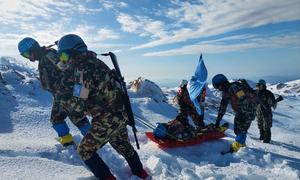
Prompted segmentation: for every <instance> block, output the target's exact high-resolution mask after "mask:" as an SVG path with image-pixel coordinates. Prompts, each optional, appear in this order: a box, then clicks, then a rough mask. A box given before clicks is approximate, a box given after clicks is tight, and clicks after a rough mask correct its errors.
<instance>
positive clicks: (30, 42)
mask: <svg viewBox="0 0 300 180" xmlns="http://www.w3.org/2000/svg"><path fill="white" fill-rule="evenodd" d="M33 47H40V45H39V43H38V42H37V41H36V40H34V39H33V38H30V37H26V38H24V39H22V40H21V41H20V42H19V44H18V49H19V52H20V53H24V52H27V51H30V50H31V48H33Z"/></svg>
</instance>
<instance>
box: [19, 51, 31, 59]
mask: <svg viewBox="0 0 300 180" xmlns="http://www.w3.org/2000/svg"><path fill="white" fill-rule="evenodd" d="M21 56H23V57H24V58H27V59H29V57H30V53H29V51H26V52H23V53H21Z"/></svg>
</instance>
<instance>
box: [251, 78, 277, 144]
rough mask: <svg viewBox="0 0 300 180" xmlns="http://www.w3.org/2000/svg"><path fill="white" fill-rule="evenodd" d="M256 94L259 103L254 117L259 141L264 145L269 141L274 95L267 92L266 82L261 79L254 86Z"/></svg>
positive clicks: (274, 101)
mask: <svg viewBox="0 0 300 180" xmlns="http://www.w3.org/2000/svg"><path fill="white" fill-rule="evenodd" d="M256 88H257V89H256V93H257V97H258V99H259V101H260V104H258V106H257V111H256V116H257V124H258V129H259V133H260V137H259V139H260V140H263V142H264V143H269V142H270V140H271V127H272V118H273V114H272V109H271V108H272V107H273V108H274V109H275V108H276V105H277V102H276V100H275V96H274V94H273V93H272V92H271V91H269V90H267V87H266V81H265V80H263V79H261V80H259V81H258V83H257V84H256Z"/></svg>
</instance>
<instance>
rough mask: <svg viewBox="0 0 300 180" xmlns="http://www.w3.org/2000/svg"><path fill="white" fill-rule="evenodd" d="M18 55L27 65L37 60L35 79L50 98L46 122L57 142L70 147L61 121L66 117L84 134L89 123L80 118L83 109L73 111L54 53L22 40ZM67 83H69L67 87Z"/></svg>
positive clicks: (73, 101) (69, 88) (69, 90)
mask: <svg viewBox="0 0 300 180" xmlns="http://www.w3.org/2000/svg"><path fill="white" fill-rule="evenodd" d="M18 49H19V52H20V54H21V55H22V56H23V57H24V58H26V59H29V60H30V61H31V62H34V61H38V63H39V64H38V70H39V77H40V82H41V85H42V88H43V89H45V90H47V91H49V92H50V93H52V95H53V104H52V110H51V118H50V122H51V123H52V127H53V128H54V130H55V131H56V132H57V134H58V141H59V142H60V143H61V144H62V145H64V146H67V145H70V144H73V137H72V135H71V134H70V129H69V127H68V125H67V124H66V122H65V119H66V118H67V117H69V119H70V120H71V121H72V123H73V124H74V125H75V126H77V127H78V128H79V130H80V131H81V133H82V135H85V134H86V133H87V131H88V129H89V128H90V123H89V121H88V119H87V118H86V116H85V115H84V110H83V109H81V110H78V109H77V111H74V109H73V108H70V107H71V106H73V107H75V104H77V103H78V102H77V99H75V98H73V97H72V87H73V85H72V83H71V81H68V76H69V75H68V74H66V73H63V72H62V71H60V70H59V68H58V63H59V62H60V60H59V57H58V53H57V51H56V50H54V49H52V48H47V47H44V46H42V47H41V46H40V45H39V43H38V42H37V41H36V40H34V39H33V38H30V37H26V38H24V39H22V40H21V41H20V42H19V44H18ZM70 83H71V84H70Z"/></svg>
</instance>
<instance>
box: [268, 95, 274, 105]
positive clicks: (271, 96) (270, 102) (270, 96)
mask: <svg viewBox="0 0 300 180" xmlns="http://www.w3.org/2000/svg"><path fill="white" fill-rule="evenodd" d="M268 92H269V98H268V104H269V105H270V106H273V105H274V104H276V99H275V96H274V94H273V93H272V92H271V91H268Z"/></svg>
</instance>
